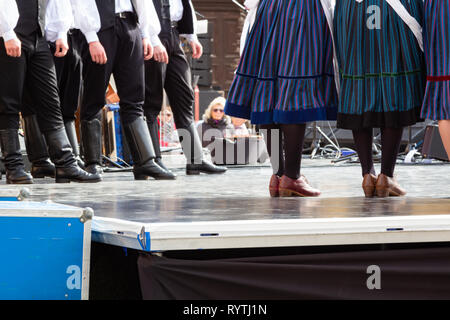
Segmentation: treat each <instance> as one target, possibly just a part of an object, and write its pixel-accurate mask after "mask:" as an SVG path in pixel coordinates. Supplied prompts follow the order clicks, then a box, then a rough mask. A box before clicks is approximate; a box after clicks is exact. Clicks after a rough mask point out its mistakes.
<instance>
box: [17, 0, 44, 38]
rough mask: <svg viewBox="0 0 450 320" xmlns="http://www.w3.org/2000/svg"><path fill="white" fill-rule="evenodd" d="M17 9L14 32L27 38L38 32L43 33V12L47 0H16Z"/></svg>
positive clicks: (41, 34)
mask: <svg viewBox="0 0 450 320" xmlns="http://www.w3.org/2000/svg"><path fill="white" fill-rule="evenodd" d="M16 2H17V8H18V9H19V21H18V22H17V26H16V27H15V28H14V32H16V33H17V34H20V35H22V36H28V35H31V34H33V33H34V32H39V35H40V36H43V35H44V33H45V12H46V9H47V4H48V0H16Z"/></svg>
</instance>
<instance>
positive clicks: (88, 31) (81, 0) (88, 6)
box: [72, 0, 161, 44]
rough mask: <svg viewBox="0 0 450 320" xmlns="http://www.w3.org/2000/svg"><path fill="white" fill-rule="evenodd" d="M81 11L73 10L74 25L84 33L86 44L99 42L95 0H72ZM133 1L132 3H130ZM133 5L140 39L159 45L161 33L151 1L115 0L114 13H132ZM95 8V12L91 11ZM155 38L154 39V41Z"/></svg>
mask: <svg viewBox="0 0 450 320" xmlns="http://www.w3.org/2000/svg"><path fill="white" fill-rule="evenodd" d="M72 1H74V2H76V3H77V4H78V5H79V6H80V5H83V7H84V8H83V9H79V8H78V9H75V8H74V12H75V24H76V25H78V27H79V29H80V30H81V31H82V32H83V33H84V35H85V37H86V40H87V42H88V43H91V42H95V41H99V40H98V35H97V32H98V31H99V30H100V29H101V22H100V16H99V13H98V10H97V5H96V3H95V0H72ZM131 1H133V2H131ZM133 4H134V8H135V10H136V14H137V16H138V19H139V29H140V31H141V35H142V38H148V39H150V41H151V42H152V44H153V42H155V43H161V42H160V41H159V38H158V34H159V33H160V32H161V25H160V23H159V19H158V15H157V13H156V9H155V6H154V5H153V1H151V0H115V13H121V12H133ZM93 8H95V10H93ZM155 38H156V39H155Z"/></svg>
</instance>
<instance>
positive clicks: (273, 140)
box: [261, 124, 284, 177]
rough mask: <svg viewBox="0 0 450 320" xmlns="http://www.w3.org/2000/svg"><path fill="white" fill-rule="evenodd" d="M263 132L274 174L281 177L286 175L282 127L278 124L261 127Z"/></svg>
mask: <svg viewBox="0 0 450 320" xmlns="http://www.w3.org/2000/svg"><path fill="white" fill-rule="evenodd" d="M261 132H262V134H263V136H264V140H265V143H266V147H267V153H268V154H269V157H270V163H271V165H272V170H273V174H276V175H277V176H279V177H281V176H283V175H284V151H283V133H282V131H281V127H280V125H276V124H270V125H261Z"/></svg>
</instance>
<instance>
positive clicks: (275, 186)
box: [269, 174, 280, 198]
mask: <svg viewBox="0 0 450 320" xmlns="http://www.w3.org/2000/svg"><path fill="white" fill-rule="evenodd" d="M279 187H280V177H279V176H277V175H276V174H274V175H272V177H270V183H269V192H270V196H271V197H272V198H276V197H279V196H280V190H279Z"/></svg>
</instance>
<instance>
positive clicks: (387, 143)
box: [381, 128, 403, 178]
mask: <svg viewBox="0 0 450 320" xmlns="http://www.w3.org/2000/svg"><path fill="white" fill-rule="evenodd" d="M402 135H403V128H381V173H383V174H385V175H387V176H388V177H391V178H392V177H393V176H394V169H395V163H396V162H397V155H398V152H399V149H400V143H401V141H402Z"/></svg>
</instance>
